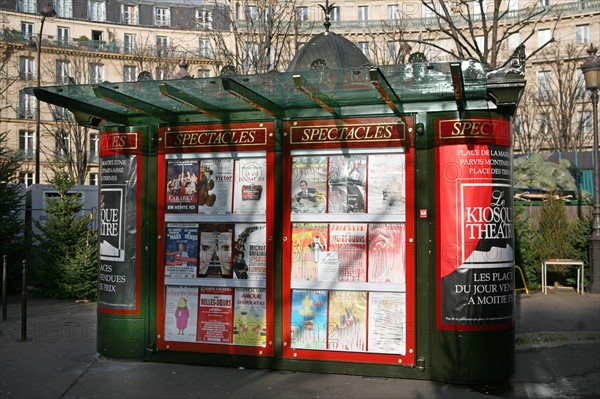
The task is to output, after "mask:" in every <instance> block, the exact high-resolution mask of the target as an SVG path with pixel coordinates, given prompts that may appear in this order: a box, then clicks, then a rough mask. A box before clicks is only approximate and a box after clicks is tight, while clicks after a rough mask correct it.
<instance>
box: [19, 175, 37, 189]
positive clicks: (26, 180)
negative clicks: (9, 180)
mask: <svg viewBox="0 0 600 399" xmlns="http://www.w3.org/2000/svg"><path fill="white" fill-rule="evenodd" d="M34 179H35V174H34V173H33V172H20V173H19V183H21V184H24V185H25V187H29V186H31V185H32V184H33V182H34Z"/></svg>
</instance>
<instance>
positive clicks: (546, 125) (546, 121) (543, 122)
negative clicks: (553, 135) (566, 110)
mask: <svg viewBox="0 0 600 399" xmlns="http://www.w3.org/2000/svg"><path fill="white" fill-rule="evenodd" d="M536 119H537V123H538V134H540V135H541V136H542V138H543V137H546V136H547V135H548V133H549V132H550V125H551V122H550V115H548V114H539V115H538V116H537V118H536Z"/></svg>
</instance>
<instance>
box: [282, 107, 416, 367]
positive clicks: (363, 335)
mask: <svg viewBox="0 0 600 399" xmlns="http://www.w3.org/2000/svg"><path fill="white" fill-rule="evenodd" d="M412 129H413V120H412V119H411V118H365V119H343V120H319V121H296V122H287V123H285V124H284V137H288V138H289V140H287V141H286V142H285V146H284V162H285V169H284V193H283V195H284V215H285V216H284V218H285V220H284V264H283V268H284V270H283V279H284V287H283V325H284V326H285V327H284V331H283V340H284V347H283V354H284V356H285V357H288V358H292V359H314V360H331V361H349V362H364V363H380V364H396V365H412V364H414V353H415V340H414V330H413V329H412V328H411V327H408V326H413V325H414V299H413V297H414V268H413V261H414V260H413V254H414V250H413V242H414V239H413V237H414V221H413V216H412V214H413V212H412V209H413V208H414V205H413V190H412V186H413V173H414V167H413V149H412V148H411V146H410V141H411V137H412V135H411V133H412Z"/></svg>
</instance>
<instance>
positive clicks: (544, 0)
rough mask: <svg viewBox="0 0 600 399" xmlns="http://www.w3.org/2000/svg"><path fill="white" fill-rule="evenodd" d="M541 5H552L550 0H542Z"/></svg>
mask: <svg viewBox="0 0 600 399" xmlns="http://www.w3.org/2000/svg"><path fill="white" fill-rule="evenodd" d="M540 5H541V6H544V7H548V6H549V5H550V0H540Z"/></svg>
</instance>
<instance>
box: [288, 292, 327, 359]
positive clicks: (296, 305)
mask: <svg viewBox="0 0 600 399" xmlns="http://www.w3.org/2000/svg"><path fill="white" fill-rule="evenodd" d="M327 303H328V301H327V291H314V290H293V291H292V326H291V346H292V348H299V349H300V348H301V349H326V348H327Z"/></svg>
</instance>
